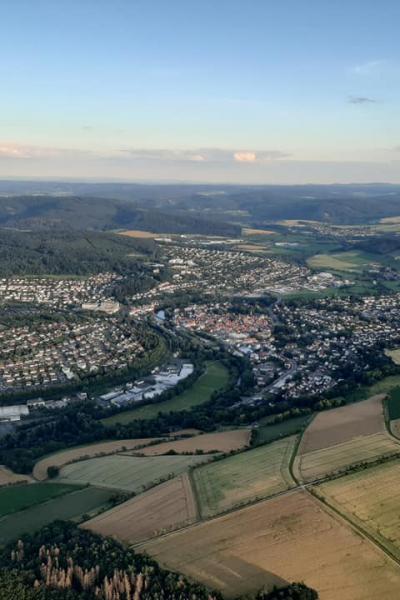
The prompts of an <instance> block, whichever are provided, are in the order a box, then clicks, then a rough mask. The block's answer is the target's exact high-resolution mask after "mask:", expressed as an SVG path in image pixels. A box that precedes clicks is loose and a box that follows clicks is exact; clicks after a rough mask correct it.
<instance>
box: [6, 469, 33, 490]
mask: <svg viewBox="0 0 400 600" xmlns="http://www.w3.org/2000/svg"><path fill="white" fill-rule="evenodd" d="M31 481H32V478H31V477H29V475H21V474H20V473H14V471H10V469H7V467H4V466H0V487H1V486H2V485H13V484H14V483H30V482H31Z"/></svg>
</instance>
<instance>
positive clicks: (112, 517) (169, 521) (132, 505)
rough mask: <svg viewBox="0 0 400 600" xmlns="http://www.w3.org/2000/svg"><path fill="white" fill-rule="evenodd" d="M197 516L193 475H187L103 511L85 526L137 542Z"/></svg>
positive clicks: (127, 540)
mask: <svg viewBox="0 0 400 600" xmlns="http://www.w3.org/2000/svg"><path fill="white" fill-rule="evenodd" d="M196 517H197V511H196V503H195V499H194V496H193V492H192V488H191V485H190V481H189V477H188V475H187V474H184V475H180V476H179V477H175V478H174V479H171V480H170V481H167V482H165V483H162V484H161V485H158V486H156V487H154V488H152V489H151V490H148V491H147V492H145V493H144V494H140V495H139V496H136V497H135V498H132V499H131V500H128V501H127V502H124V503H123V504H120V505H119V506H116V507H115V508H112V509H111V510H108V511H107V512H104V513H102V514H101V515H99V516H98V517H95V518H94V519H91V520H90V521H87V522H86V523H85V524H84V527H85V529H90V530H91V531H93V532H95V533H98V534H100V535H105V536H110V537H115V538H117V539H118V540H120V541H122V542H125V543H128V544H133V543H137V542H139V541H142V540H146V539H148V538H151V537H154V536H156V535H161V534H163V533H165V532H166V531H172V530H173V529H177V528H179V527H183V526H185V525H188V524H190V523H194V522H195V521H196Z"/></svg>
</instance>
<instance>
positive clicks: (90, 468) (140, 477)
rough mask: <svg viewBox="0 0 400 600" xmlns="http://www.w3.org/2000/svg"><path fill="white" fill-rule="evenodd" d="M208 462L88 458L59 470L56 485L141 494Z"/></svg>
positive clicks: (166, 458) (174, 458)
mask: <svg viewBox="0 0 400 600" xmlns="http://www.w3.org/2000/svg"><path fill="white" fill-rule="evenodd" d="M206 460H209V457H206V456H145V457H134V456H125V455H121V454H117V455H114V456H104V457H102V458H91V459H90V460H84V461H80V462H77V463H73V464H72V465H66V466H65V467H63V469H62V470H61V473H60V477H59V478H58V479H57V481H60V482H63V483H79V484H91V485H97V486H104V487H109V488H114V489H119V490H127V491H131V492H142V491H144V490H145V489H146V488H147V487H149V486H151V485H154V484H155V483H161V480H165V479H166V478H169V477H172V476H173V475H180V474H181V473H183V472H184V471H186V470H187V469H189V467H192V466H195V465H199V464H201V463H202V462H204V461H206Z"/></svg>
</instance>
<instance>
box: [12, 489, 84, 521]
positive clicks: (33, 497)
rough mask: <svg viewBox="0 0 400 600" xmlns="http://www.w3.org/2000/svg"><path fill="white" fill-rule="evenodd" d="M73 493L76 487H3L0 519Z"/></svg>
mask: <svg viewBox="0 0 400 600" xmlns="http://www.w3.org/2000/svg"><path fill="white" fill-rule="evenodd" d="M74 491H77V487H76V486H74V485H64V484H60V483H37V484H33V485H12V486H8V487H4V488H2V489H0V517H3V516H4V515H9V514H11V513H14V512H18V511H19V510H23V509H24V508H28V507H30V506H34V505H35V504H40V503H41V502H45V501H46V500H50V499H51V498H56V497H57V496H63V495H64V494H69V493H70V492H74Z"/></svg>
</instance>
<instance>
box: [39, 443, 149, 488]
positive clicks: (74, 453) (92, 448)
mask: <svg viewBox="0 0 400 600" xmlns="http://www.w3.org/2000/svg"><path fill="white" fill-rule="evenodd" d="M152 441H154V438H143V439H136V440H132V439H129V440H116V441H111V442H99V443H97V444H90V445H87V446H77V447H75V448H69V449H67V450H61V452H56V453H55V454H51V455H50V456H46V457H45V458H42V459H41V460H39V461H38V462H37V463H36V464H35V466H34V468H33V476H34V478H35V479H37V480H38V481H44V480H45V479H47V469H48V467H51V466H57V467H59V468H61V467H63V466H64V465H67V464H68V463H72V462H75V461H78V460H80V459H82V458H92V457H95V456H103V455H106V454H113V453H115V452H121V451H123V450H131V449H132V448H137V447H138V446H143V445H144V444H149V443H151V442H152Z"/></svg>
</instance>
